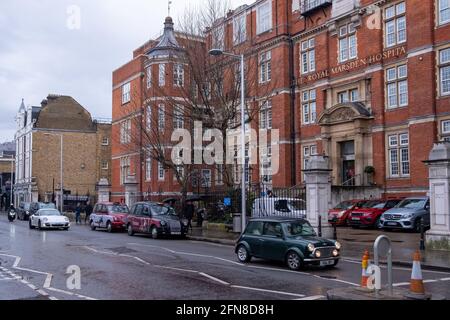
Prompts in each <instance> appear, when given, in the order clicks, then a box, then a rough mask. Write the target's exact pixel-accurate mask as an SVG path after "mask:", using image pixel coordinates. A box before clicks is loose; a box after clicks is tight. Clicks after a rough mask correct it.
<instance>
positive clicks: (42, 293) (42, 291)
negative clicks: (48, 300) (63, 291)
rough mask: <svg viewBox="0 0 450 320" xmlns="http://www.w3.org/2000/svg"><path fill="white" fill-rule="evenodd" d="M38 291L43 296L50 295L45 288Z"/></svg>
mask: <svg viewBox="0 0 450 320" xmlns="http://www.w3.org/2000/svg"><path fill="white" fill-rule="evenodd" d="M37 292H38V293H39V294H40V295H41V296H45V297H46V296H48V293H47V292H45V291H44V290H37Z"/></svg>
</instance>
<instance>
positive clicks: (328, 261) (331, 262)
mask: <svg viewBox="0 0 450 320" xmlns="http://www.w3.org/2000/svg"><path fill="white" fill-rule="evenodd" d="M333 263H334V261H333V260H326V261H320V266H321V267H324V266H331V265H332V264H333Z"/></svg>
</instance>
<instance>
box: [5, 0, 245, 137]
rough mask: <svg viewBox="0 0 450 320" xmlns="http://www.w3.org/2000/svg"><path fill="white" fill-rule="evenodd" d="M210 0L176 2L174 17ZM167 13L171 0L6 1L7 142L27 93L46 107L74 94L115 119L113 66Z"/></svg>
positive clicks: (234, 0)
mask: <svg viewBox="0 0 450 320" xmlns="http://www.w3.org/2000/svg"><path fill="white" fill-rule="evenodd" d="M203 1H204V0H172V3H173V4H172V13H171V15H172V16H173V18H174V20H175V22H176V21H177V20H178V17H179V15H180V14H182V12H183V10H184V9H185V7H186V6H187V5H194V6H196V5H199V4H201V3H202V2H203ZM252 2H253V1H252V0H248V1H245V0H231V4H232V6H233V7H234V8H235V7H237V6H239V5H241V4H244V3H248V4H250V3H252ZM73 6H75V7H73ZM77 8H79V9H80V22H81V24H80V28H79V29H78V28H77V21H78V20H77V19H76V10H77ZM166 16H167V0H39V1H34V0H0V97H1V99H0V112H1V113H0V142H4V141H9V140H12V139H13V138H14V131H15V122H14V117H15V115H16V112H17V110H18V109H19V106H20V103H21V99H22V98H24V99H25V104H26V105H40V102H41V101H42V100H43V99H44V98H45V97H46V96H47V95H48V94H49V93H55V94H64V95H70V96H73V97H74V98H75V99H76V100H77V101H78V102H80V103H81V105H83V106H84V107H85V108H87V109H88V110H89V111H90V112H91V114H92V116H93V117H97V118H99V117H103V118H111V103H112V102H111V87H112V85H111V77H112V71H113V70H115V69H117V68H118V67H120V66H121V65H123V64H125V63H126V62H127V61H129V60H130V59H131V57H132V52H133V50H134V49H136V48H137V47H139V46H140V45H141V44H143V43H144V42H146V41H147V40H149V39H150V38H154V37H156V36H158V35H160V34H161V32H162V28H163V22H164V18H165V17H166ZM175 28H176V26H175Z"/></svg>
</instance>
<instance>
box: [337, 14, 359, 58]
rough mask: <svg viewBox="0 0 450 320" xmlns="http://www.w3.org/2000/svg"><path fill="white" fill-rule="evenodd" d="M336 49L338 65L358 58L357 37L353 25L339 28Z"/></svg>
mask: <svg viewBox="0 0 450 320" xmlns="http://www.w3.org/2000/svg"><path fill="white" fill-rule="evenodd" d="M338 48H339V49H338V50H339V51H338V53H339V54H338V61H339V63H342V62H346V61H349V60H353V59H356V58H358V36H357V33H356V28H355V27H354V24H353V23H349V24H346V25H345V26H341V27H340V28H339V37H338Z"/></svg>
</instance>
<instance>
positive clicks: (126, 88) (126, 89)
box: [122, 82, 131, 104]
mask: <svg viewBox="0 0 450 320" xmlns="http://www.w3.org/2000/svg"><path fill="white" fill-rule="evenodd" d="M130 101H131V82H127V83H125V84H124V85H123V86H122V104H126V103H128V102H130Z"/></svg>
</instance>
